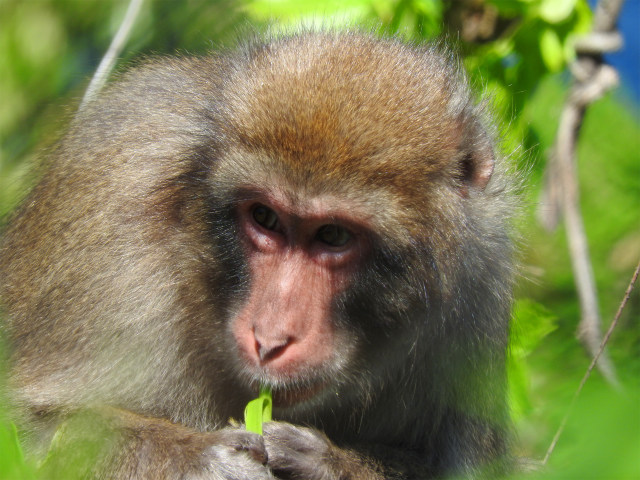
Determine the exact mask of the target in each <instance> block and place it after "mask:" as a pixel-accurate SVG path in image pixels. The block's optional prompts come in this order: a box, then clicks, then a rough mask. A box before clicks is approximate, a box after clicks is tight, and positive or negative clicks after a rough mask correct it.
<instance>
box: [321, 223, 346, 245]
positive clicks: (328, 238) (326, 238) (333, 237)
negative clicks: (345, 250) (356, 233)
mask: <svg viewBox="0 0 640 480" xmlns="http://www.w3.org/2000/svg"><path fill="white" fill-rule="evenodd" d="M316 238H317V239H318V240H320V241H321V242H322V243H326V244H327V245H330V246H332V247H342V246H344V245H345V244H346V243H347V242H348V241H349V240H351V234H350V233H349V232H348V231H347V230H346V229H344V228H342V227H341V226H339V225H324V226H322V227H320V229H319V230H318V233H317V234H316Z"/></svg>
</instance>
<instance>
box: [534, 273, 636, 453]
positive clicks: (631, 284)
mask: <svg viewBox="0 0 640 480" xmlns="http://www.w3.org/2000/svg"><path fill="white" fill-rule="evenodd" d="M639 273H640V262H638V265H637V266H636V270H635V272H633V275H632V277H631V281H630V282H629V286H628V287H627V290H626V291H625V294H624V298H623V299H622V302H620V306H619V307H618V311H617V312H616V316H615V317H614V318H613V321H612V322H611V325H609V329H608V330H607V333H606V334H605V336H604V338H603V339H602V342H600V347H599V348H598V352H597V353H596V355H595V356H594V357H593V359H592V360H591V364H590V365H589V368H587V371H586V372H585V374H584V376H583V377H582V380H581V381H580V385H579V386H578V389H577V390H576V392H575V393H574V394H573V398H572V399H571V403H570V404H569V408H568V409H567V413H565V415H564V418H563V419H562V422H560V426H559V427H558V431H557V432H556V434H555V435H554V437H553V440H552V441H551V444H550V445H549V448H548V449H547V453H546V454H545V456H544V459H543V460H542V464H543V465H546V464H547V461H548V460H549V457H550V456H551V454H552V453H553V450H554V449H555V448H556V444H557V443H558V439H559V438H560V435H562V432H563V431H564V427H565V426H566V424H567V420H568V419H569V416H570V415H571V412H572V411H573V407H574V406H575V404H576V401H577V399H578V396H579V395H580V392H582V388H583V387H584V384H585V383H586V382H587V379H588V378H589V377H590V376H591V372H592V371H593V369H594V368H595V366H596V363H597V362H598V359H599V358H600V356H601V355H602V353H603V352H604V347H605V346H606V345H607V343H608V342H609V338H611V333H613V330H614V329H615V328H616V326H617V325H618V320H620V316H621V315H622V311H623V310H624V307H625V306H626V305H627V302H628V301H629V298H630V297H631V292H632V290H633V287H634V286H635V283H636V281H637V280H638V274H639Z"/></svg>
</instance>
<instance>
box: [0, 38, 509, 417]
mask: <svg viewBox="0 0 640 480" xmlns="http://www.w3.org/2000/svg"><path fill="white" fill-rule="evenodd" d="M448 57H450V55H449V54H447V53H446V52H443V51H441V50H439V49H437V48H432V47H424V48H418V47H410V46H406V45H402V44H401V43H400V42H397V41H395V40H379V39H374V38H372V37H370V36H367V35H360V34H355V33H305V34H302V35H298V36H296V35H294V36H290V37H284V38H282V39H279V40H278V39H277V40H274V41H270V42H268V43H264V44H261V43H256V44H253V45H250V46H248V47H246V48H244V49H241V51H240V53H236V54H233V53H225V54H220V55H213V56H206V57H202V58H172V59H161V60H151V61H149V62H147V63H144V64H142V65H140V66H138V67H136V68H133V69H132V70H131V71H129V72H128V73H125V74H123V75H122V76H121V77H120V78H119V79H118V80H117V81H115V82H113V84H112V85H111V86H110V87H109V88H107V89H106V90H105V91H104V92H103V93H102V94H100V95H99V96H98V98H96V99H94V100H93V101H92V102H90V103H89V104H87V105H86V107H83V109H82V110H81V111H80V112H79V113H78V115H77V116H76V118H75V119H74V121H73V122H72V125H71V127H70V131H69V132H68V134H67V135H66V136H65V138H63V140H62V141H61V142H60V144H59V145H58V147H57V148H56V150H55V152H53V154H52V158H51V164H50V165H49V166H48V170H47V171H46V173H45V174H44V176H43V179H42V180H41V181H40V182H39V183H38V185H37V186H36V188H35V189H34V191H33V193H32V196H31V199H30V200H29V201H27V202H25V204H24V206H23V208H22V210H21V211H20V212H19V213H18V215H17V217H16V219H15V220H14V221H13V222H12V223H11V225H10V227H9V229H8V231H7V235H6V237H5V241H4V243H3V247H2V252H1V253H2V255H0V267H1V268H0V277H2V281H3V283H2V295H3V297H4V301H5V304H6V306H7V310H8V312H9V317H10V322H9V327H8V331H9V334H10V337H11V339H12V342H13V345H14V348H15V350H16V355H15V356H16V358H18V359H19V361H18V362H16V367H15V369H14V371H15V372H16V373H15V376H16V378H18V380H17V381H18V382H19V383H21V384H22V385H25V387H24V389H23V390H22V392H21V394H22V395H23V396H24V397H25V398H26V400H25V401H24V403H26V404H28V403H29V402H30V404H34V405H42V404H43V403H46V404H49V403H56V402H57V403H60V404H66V403H73V404H83V403H84V404H95V403H97V402H106V401H108V402H111V403H112V404H122V405H127V406H128V408H131V409H133V410H137V411H143V412H151V413H152V414H154V415H155V414H157V412H158V411H161V412H165V411H166V412H167V413H166V416H168V417H171V418H174V419H178V420H184V419H186V420H184V421H185V422H187V423H188V422H191V423H196V422H199V421H201V419H202V418H205V421H210V422H211V423H215V422H216V421H220V419H221V418H225V419H226V417H224V415H237V414H238V413H239V409H240V408H241V407H242V406H243V404H242V401H246V400H248V399H249V398H251V396H253V395H255V393H256V392H257V389H258V386H259V385H260V384H264V385H268V386H270V387H272V388H273V390H274V400H275V403H276V406H278V405H279V406H282V407H287V406H289V407H296V408H295V409H292V410H297V411H303V410H305V408H306V407H307V406H314V405H315V406H317V404H319V403H322V402H324V404H325V405H328V408H329V409H332V408H334V407H335V406H336V405H337V404H336V403H331V401H328V400H327V399H328V398H329V397H331V398H333V399H334V400H337V401H340V402H348V401H349V400H348V399H349V398H351V399H353V398H360V399H361V400H362V399H364V400H365V401H371V400H372V398H373V397H374V392H378V391H381V390H384V388H385V385H390V387H389V389H393V388H396V390H398V389H406V395H405V400H403V402H406V403H409V402H411V401H413V400H412V399H411V398H409V396H411V395H423V396H429V395H442V396H444V397H450V396H454V395H457V393H456V392H457V390H456V389H458V390H459V391H460V392H463V393H465V395H466V389H469V388H471V387H468V385H470V380H468V376H467V375H466V374H467V372H471V371H482V372H484V371H486V372H488V373H487V375H492V373H491V372H494V373H495V371H497V370H496V369H497V368H500V365H501V364H502V362H503V360H504V350H505V346H506V336H507V326H506V324H507V321H508V309H509V303H510V276H511V275H510V264H511V262H510V246H509V245H510V242H509V240H508V236H507V234H506V230H507V229H506V227H505V220H506V218H507V216H508V215H507V214H506V212H508V208H507V206H506V205H505V204H504V200H503V199H504V196H503V195H502V194H501V193H500V183H501V177H500V175H499V174H498V173H494V172H493V170H494V163H495V154H494V147H493V143H492V139H491V138H490V135H488V133H487V130H486V128H485V126H484V121H483V119H482V115H481V114H480V113H479V109H478V108H477V107H476V106H475V104H474V102H473V100H472V98H471V96H470V93H469V91H468V88H467V84H466V80H465V77H464V75H463V74H462V73H461V71H460V70H459V68H458V66H457V65H456V64H455V62H452V60H451V58H448ZM498 170H499V169H498ZM25 332H26V333H25ZM40 332H46V335H44V333H42V334H41V333H40ZM34 352H37V354H36V353H34ZM483 362H484V363H483ZM68 365H75V367H74V368H72V369H71V368H69V367H67V366H68ZM494 366H495V367H496V368H494ZM485 367H486V368H485ZM61 369H62V370H64V372H63V374H61ZM34 372H37V373H34ZM480 376H482V375H477V377H480ZM494 376H496V377H498V376H499V375H497V374H496V375H494ZM60 378H64V379H65V381H64V382H60V381H59V379H60ZM399 378H400V379H402V380H401V381H399V380H398V379H399ZM483 378H484V377H483ZM418 382H419V383H420V385H419V388H415V387H416V383H418ZM425 382H430V384H429V385H427V386H425V385H423V384H424V383H425ZM221 384H222V385H223V387H221ZM393 385H396V387H393ZM398 385H401V387H398ZM405 385H406V387H405ZM224 386H227V387H228V386H231V388H226V389H225V388H224ZM485 390H486V389H485ZM42 391H45V392H48V394H47V395H44V394H40V393H38V392H42ZM230 391H231V392H230ZM235 391H240V392H241V393H238V394H237V395H238V397H237V398H238V401H237V402H233V401H228V404H232V405H231V406H230V407H228V408H227V410H224V411H223V410H222V409H221V408H222V407H219V405H221V404H222V400H221V399H220V397H221V396H222V395H229V396H232V395H233V393H232V392H235ZM387 393H388V392H387ZM458 393H459V392H458ZM336 394H337V395H336ZM376 394H377V393H376ZM400 395H401V394H400V393H398V392H397V391H394V393H393V395H391V394H389V395H388V398H393V399H394V402H396V401H399V400H397V399H398V398H399V396H400ZM459 396H460V395H459ZM466 396H468V395H466ZM172 399H173V400H172ZM175 399H179V400H180V401H178V400H175ZM212 399H213V400H212ZM422 403H424V402H422ZM189 405H214V406H210V407H206V408H202V410H207V408H208V410H207V411H208V412H210V415H211V416H212V417H213V416H216V418H217V420H209V419H206V417H203V415H200V413H201V412H200V411H195V412H192V411H191V410H190V407H189ZM42 408H43V409H44V408H47V405H44V406H42ZM216 408H217V410H216ZM335 410H337V409H335ZM211 412H213V413H211ZM194 419H195V420H194Z"/></svg>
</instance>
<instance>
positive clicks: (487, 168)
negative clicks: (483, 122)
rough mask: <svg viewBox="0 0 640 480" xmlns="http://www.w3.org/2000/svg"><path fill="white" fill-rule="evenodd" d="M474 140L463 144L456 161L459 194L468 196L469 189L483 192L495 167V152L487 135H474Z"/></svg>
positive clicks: (483, 133)
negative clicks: (459, 186) (459, 184)
mask: <svg viewBox="0 0 640 480" xmlns="http://www.w3.org/2000/svg"><path fill="white" fill-rule="evenodd" d="M474 136H475V139H473V140H471V141H467V142H464V144H463V145H462V148H463V150H462V151H461V155H460V157H459V161H458V172H459V175H460V177H459V178H460V181H461V193H462V195H464V196H465V197H466V196H468V195H469V189H476V190H484V189H485V187H486V186H487V184H488V183H489V180H491V175H493V167H494V165H495V152H494V149H493V145H492V144H491V141H490V140H489V138H488V136H487V134H486V133H485V132H482V134H481V135H477V134H476V135H474Z"/></svg>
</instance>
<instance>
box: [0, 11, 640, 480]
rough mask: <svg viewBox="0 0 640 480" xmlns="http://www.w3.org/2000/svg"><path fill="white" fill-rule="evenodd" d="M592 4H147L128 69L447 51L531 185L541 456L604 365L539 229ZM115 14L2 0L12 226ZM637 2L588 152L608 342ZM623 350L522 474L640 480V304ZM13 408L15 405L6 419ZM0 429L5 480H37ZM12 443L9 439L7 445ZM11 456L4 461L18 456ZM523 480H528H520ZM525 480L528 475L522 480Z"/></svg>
mask: <svg viewBox="0 0 640 480" xmlns="http://www.w3.org/2000/svg"><path fill="white" fill-rule="evenodd" d="M589 3H591V6H593V4H595V3H596V2H595V0H590V2H588V1H586V0H458V1H442V0H327V1H314V0H255V1H251V0H185V1H167V0H164V1H155V0H146V1H145V2H144V4H143V6H142V10H141V12H140V14H139V15H138V17H137V19H136V23H135V25H134V27H133V30H132V33H131V35H130V37H129V39H128V41H127V43H126V46H125V48H124V50H123V51H122V53H121V58H120V59H119V61H118V64H117V67H116V69H122V68H126V65H127V64H129V63H131V61H132V59H135V58H137V57H140V56H144V55H156V54H169V53H175V52H176V51H177V52H182V53H189V54H203V53H206V52H208V51H211V50H215V49H219V48H228V47H233V45H234V44H235V43H236V42H237V41H238V40H239V39H241V38H242V37H243V35H246V34H247V33H252V32H256V31H258V32H259V31H263V30H265V29H266V28H268V27H269V26H271V28H276V29H278V28H290V27H291V26H295V25H299V24H301V23H302V24H305V25H334V26H344V25H347V26H358V27H364V28H375V29H376V30H377V31H380V33H381V34H384V33H387V34H389V33H390V34H396V35H399V36H401V37H404V38H406V39H407V40H408V41H413V42H424V41H429V40H431V39H436V38H440V37H443V36H444V37H445V38H447V40H448V41H449V42H450V43H452V44H453V45H454V46H455V48H456V49H457V50H458V51H459V52H460V55H461V56H462V58H463V61H464V64H465V65H466V67H467V69H468V71H469V73H470V76H471V79H472V83H473V85H474V86H475V88H476V91H477V92H478V94H479V98H480V97H483V98H488V99H489V103H490V106H491V109H492V110H493V112H494V114H495V117H496V118H497V120H498V122H499V123H500V125H501V126H502V129H501V134H502V137H503V139H502V140H503V141H502V153H503V154H504V155H505V157H507V158H508V159H509V160H510V161H511V162H512V163H513V164H514V166H515V168H516V169H517V170H518V171H519V172H521V174H522V177H523V179H524V181H523V183H524V186H523V189H522V203H523V212H522V215H521V216H520V217H519V219H518V221H517V231H518V236H519V241H518V242H519V245H520V253H519V259H520V262H521V268H520V276H519V281H518V288H517V302H516V305H515V308H514V322H513V329H512V345H511V354H512V355H511V361H510V365H509V375H510V395H511V405H512V414H513V418H514V421H515V430H516V440H515V450H516V453H517V454H518V455H522V456H524V457H526V458H529V459H532V460H534V461H535V460H541V459H542V458H543V457H544V455H545V452H546V450H547V448H548V446H549V444H550V442H551V440H552V438H553V436H554V433H555V432H556V430H557V429H558V427H559V425H560V423H561V421H562V418H563V416H564V415H565V413H566V412H567V410H568V408H569V405H570V403H571V399H572V397H573V395H574V392H575V391H576V389H577V388H578V385H579V383H580V380H581V378H582V376H583V375H584V373H585V371H586V369H587V367H588V365H589V362H590V357H589V355H588V354H587V353H586V351H585V350H584V349H583V347H582V346H581V344H580V342H579V341H578V340H577V339H576V335H575V333H576V328H577V325H578V322H579V320H580V315H581V313H580V307H579V302H578V299H577V295H576V290H575V285H574V279H573V274H572V268H571V261H570V257H569V253H568V247H567V238H566V233H565V229H564V228H563V226H562V225H559V226H558V228H556V229H554V230H552V231H549V230H547V229H545V228H543V227H542V226H541V224H540V222H539V220H538V212H539V204H540V196H541V191H542V189H543V187H544V184H545V180H544V177H545V174H544V172H545V167H546V165H547V162H548V158H549V153H550V151H551V149H552V147H553V145H554V141H555V138H556V132H557V127H558V119H559V116H560V113H561V110H562V107H563V104H564V102H565V99H566V96H567V92H568V90H569V88H570V85H571V81H572V78H571V75H570V73H569V69H568V66H569V65H570V64H571V62H572V61H573V60H574V59H575V52H574V49H573V44H574V43H573V42H574V40H575V38H577V37H579V36H580V35H581V34H584V33H586V32H588V31H589V30H590V29H591V26H592V12H591V10H590V5H589ZM127 7H128V2H127V1H116V0H110V1H107V0H0V216H2V217H3V218H4V217H5V216H6V214H7V213H8V212H10V211H11V210H12V208H14V207H15V205H16V204H17V203H18V202H19V200H20V198H21V197H22V196H23V195H24V194H25V192H26V191H27V189H28V186H29V185H30V184H31V182H32V180H33V179H32V176H31V174H30V172H31V171H32V170H31V169H32V167H33V165H34V164H35V163H36V162H37V160H38V157H39V155H40V153H41V152H42V151H43V150H46V149H47V148H49V147H50V146H51V145H52V144H53V143H54V142H55V140H56V138H58V136H59V134H60V133H61V132H62V131H64V128H65V125H66V124H67V122H68V121H69V119H70V117H71V115H73V112H74V111H75V109H76V108H77V105H78V103H79V100H80V99H81V98H82V95H83V93H84V89H85V88H86V86H87V85H88V82H89V80H90V78H91V75H92V74H93V72H94V71H95V69H96V68H97V65H98V64H99V62H100V60H101V58H102V56H103V55H104V53H105V52H106V50H107V48H108V47H109V43H110V42H111V39H112V38H113V36H114V35H115V32H116V31H117V29H118V27H119V26H120V23H121V21H122V18H123V16H124V14H125V12H126V10H127ZM639 19H640V1H639V0H627V2H626V4H625V6H624V10H623V13H622V15H621V17H620V22H619V26H620V29H621V33H622V35H623V37H624V41H625V43H624V47H623V48H622V50H620V51H619V52H616V53H613V54H609V55H607V56H606V59H607V60H608V61H610V62H611V63H612V64H613V65H614V66H616V67H617V68H619V71H620V73H621V76H622V84H621V86H620V87H619V88H617V89H614V90H613V91H611V92H609V93H608V94H607V95H605V96H604V97H603V98H602V99H599V100H597V101H596V102H594V103H593V104H591V105H590V106H589V107H588V110H587V113H586V116H585V119H584V124H583V126H582V130H581V133H580V139H579V144H578V150H577V155H578V169H579V175H578V181H579V188H580V191H581V203H580V207H581V210H582V214H583V221H584V224H585V230H586V234H587V239H588V244H589V252H590V258H591V262H592V267H593V271H594V275H595V281H596V286H597V292H598V300H599V305H600V312H601V315H602V322H603V329H606V328H607V327H608V325H609V324H610V322H611V321H612V319H613V318H614V316H615V313H616V310H617V309H618V306H619V304H620V302H621V300H622V298H623V295H624V292H625V289H626V288H627V285H628V283H629V280H630V278H631V276H632V274H633V271H634V268H635V266H636V264H637V262H638V260H639V259H640V106H639V99H640V38H639V35H640V33H639V32H640V29H639V28H638V25H639V23H638V22H639ZM638 290H639V289H638V288H637V289H636V290H635V291H634V292H633V293H632V295H631V298H630V300H629V303H628V304H627V306H626V308H625V310H624V311H623V313H622V316H621V317H620V320H619V324H618V326H617V328H616V330H615V331H614V333H613V335H612V337H611V340H610V342H609V345H608V350H609V355H610V357H611V360H612V361H613V364H614V366H615V369H616V371H617V375H618V377H619V381H620V384H621V387H620V388H614V387H612V386H611V384H610V383H609V382H607V381H606V380H605V379H604V378H603V377H602V376H601V374H600V373H598V372H597V371H596V372H594V373H593V374H592V375H591V377H590V378H589V380H588V381H587V383H586V386H585V389H584V391H583V392H582V393H581V394H580V396H579V397H578V400H577V402H576V406H575V409H574V410H573V412H572V414H571V416H570V417H569V421H568V423H567V427H566V430H565V431H564V433H563V434H562V436H561V437H560V439H559V441H558V444H557V447H556V449H555V451H554V452H553V454H552V455H551V457H550V459H549V464H548V466H547V467H546V468H545V469H543V470H542V471H541V472H537V473H529V474H522V475H520V476H522V477H523V478H545V479H569V478H576V479H625V480H626V479H630V480H631V479H638V478H640V325H639V323H640V295H639V293H638ZM0 410H1V406H0ZM10 438H11V433H10V432H9V431H6V432H5V431H2V430H0V478H16V479H21V478H33V475H34V474H33V471H32V468H31V467H32V466H29V465H22V464H20V461H19V459H18V457H19V454H18V453H16V454H15V455H13V454H12V453H11V451H12V449H13V450H15V447H14V446H12V444H11V439H10ZM3 442H5V443H3ZM3 452H4V454H3ZM520 476H517V478H520ZM514 478H515V477H514Z"/></svg>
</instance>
